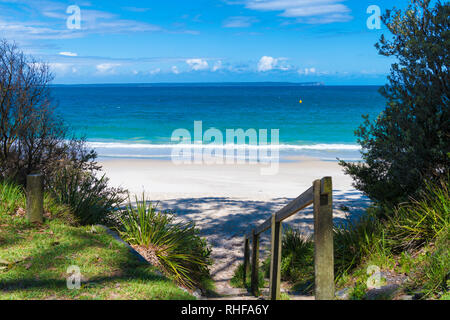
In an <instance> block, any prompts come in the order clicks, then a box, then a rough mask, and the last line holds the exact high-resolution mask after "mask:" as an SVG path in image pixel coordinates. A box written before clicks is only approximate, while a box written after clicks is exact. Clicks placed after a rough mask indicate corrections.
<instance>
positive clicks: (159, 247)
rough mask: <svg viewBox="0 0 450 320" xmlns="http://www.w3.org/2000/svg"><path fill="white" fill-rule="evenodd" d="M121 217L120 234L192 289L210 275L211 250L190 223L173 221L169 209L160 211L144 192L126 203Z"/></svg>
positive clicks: (166, 271)
mask: <svg viewBox="0 0 450 320" xmlns="http://www.w3.org/2000/svg"><path fill="white" fill-rule="evenodd" d="M120 219H121V228H120V229H119V232H120V234H121V235H122V237H123V238H124V240H125V241H127V242H129V243H130V244H132V245H133V246H134V247H135V249H137V250H138V251H139V252H140V253H143V255H144V256H145V257H146V258H147V260H150V261H151V262H153V263H154V264H157V265H158V266H159V267H161V268H162V269H163V271H164V272H165V273H166V274H168V275H171V276H173V277H174V278H175V280H176V281H177V282H179V283H180V284H181V285H183V286H185V287H188V288H194V287H195V286H202V282H204V281H205V280H206V279H208V278H209V277H210V274H209V269H208V267H209V265H210V264H211V263H212V261H211V259H210V254H211V250H210V248H209V247H208V245H207V243H206V241H205V240H204V239H202V238H201V237H200V236H199V231H198V230H197V229H196V228H195V225H194V224H193V223H191V222H187V223H184V222H176V221H175V217H174V215H173V214H172V213H171V212H169V211H159V210H157V208H156V206H154V205H153V204H152V203H151V202H149V203H147V201H146V200H145V195H144V194H143V195H142V200H141V201H138V198H137V197H136V206H133V205H132V204H131V201H129V202H128V205H127V207H126V211H125V212H124V214H123V216H122V217H121V218H120Z"/></svg>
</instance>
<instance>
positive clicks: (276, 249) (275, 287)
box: [269, 213, 282, 300]
mask: <svg viewBox="0 0 450 320" xmlns="http://www.w3.org/2000/svg"><path fill="white" fill-rule="evenodd" d="M276 218H277V216H276V214H275V213H274V214H272V241H271V247H272V248H271V249H272V250H271V251H272V252H271V260H270V289H269V292H270V293H269V294H270V299H271V300H279V299H280V281H281V239H282V238H281V237H282V228H281V222H277V220H276Z"/></svg>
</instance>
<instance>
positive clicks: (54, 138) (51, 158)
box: [0, 40, 96, 184]
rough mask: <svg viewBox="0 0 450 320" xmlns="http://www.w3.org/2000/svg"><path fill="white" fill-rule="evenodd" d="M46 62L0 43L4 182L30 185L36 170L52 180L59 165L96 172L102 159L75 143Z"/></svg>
mask: <svg viewBox="0 0 450 320" xmlns="http://www.w3.org/2000/svg"><path fill="white" fill-rule="evenodd" d="M52 80H53V75H52V74H51V72H50V69H49V66H48V64H46V63H43V62H40V61H37V60H35V59H33V58H29V57H27V56H25V55H24V54H23V52H21V51H20V50H19V49H18V47H17V46H16V45H15V44H13V43H8V42H7V41H6V40H1V41H0V116H1V118H0V170H1V171H0V178H3V179H5V178H8V179H12V180H16V181H18V182H19V183H21V184H24V183H25V179H26V175H27V174H29V173H32V172H35V171H40V172H42V173H44V176H45V178H46V179H49V178H50V177H51V176H52V173H53V172H54V171H55V170H56V169H58V164H63V163H67V162H70V163H71V165H74V166H75V167H79V168H80V169H94V168H96V164H95V162H93V160H94V159H95V157H96V155H95V153H94V152H93V151H92V150H87V149H86V148H85V144H84V141H83V140H78V139H75V138H69V137H68V132H67V129H66V127H65V126H64V123H63V121H62V120H61V119H59V118H58V117H56V116H55V114H54V103H53V101H52V99H51V94H50V93H51V92H50V87H49V85H50V82H51V81H52Z"/></svg>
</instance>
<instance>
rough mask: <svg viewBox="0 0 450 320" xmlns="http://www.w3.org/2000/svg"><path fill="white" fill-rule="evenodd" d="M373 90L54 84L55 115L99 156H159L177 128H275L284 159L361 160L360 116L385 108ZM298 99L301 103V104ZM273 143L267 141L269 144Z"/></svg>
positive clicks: (258, 86)
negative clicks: (357, 134) (198, 125)
mask: <svg viewBox="0 0 450 320" xmlns="http://www.w3.org/2000/svg"><path fill="white" fill-rule="evenodd" d="M378 89H379V87H376V86H302V85H294V84H158V85H156V84H148V85H145V84H142V85H90V86H55V87H53V88H52V92H53V96H54V98H55V99H56V101H57V102H58V107H57V113H58V114H59V115H61V116H62V117H63V119H64V120H65V121H66V123H67V124H68V125H69V126H70V127H71V128H72V129H73V130H74V131H75V132H76V134H77V135H80V136H85V137H86V138H87V140H88V141H89V143H90V144H91V145H92V146H93V147H94V148H95V149H96V150H97V151H98V153H99V156H101V157H116V156H117V157H145V158H158V157H160V158H164V157H167V156H168V155H169V154H170V149H169V147H170V145H171V144H173V143H174V142H173V141H171V136H172V133H173V132H174V130H176V129H180V128H181V129H186V130H188V131H190V132H192V134H193V133H194V121H202V126H203V131H206V130H207V129H209V128H216V129H218V130H220V131H221V132H223V134H224V136H225V132H226V130H227V129H239V128H242V129H243V130H247V129H255V130H257V131H258V130H259V129H267V130H268V131H269V132H270V130H271V129H279V145H280V148H281V150H282V151H284V152H285V154H287V155H289V154H293V155H305V156H315V157H319V158H322V159H327V160H334V159H336V157H340V158H343V159H358V158H359V147H358V145H357V144H356V137H355V136H354V131H355V129H357V127H358V126H359V124H360V123H361V122H362V117H361V116H362V115H363V114H369V116H370V117H371V118H372V119H373V118H375V117H377V115H378V114H379V113H380V112H381V111H382V110H383V109H384V106H385V101H384V98H383V97H382V96H381V95H380V94H379V93H378ZM300 100H301V103H300ZM269 140H270V139H269Z"/></svg>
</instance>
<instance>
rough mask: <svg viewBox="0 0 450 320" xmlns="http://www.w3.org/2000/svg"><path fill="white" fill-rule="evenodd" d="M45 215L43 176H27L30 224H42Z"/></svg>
mask: <svg viewBox="0 0 450 320" xmlns="http://www.w3.org/2000/svg"><path fill="white" fill-rule="evenodd" d="M43 213H44V179H43V176H42V174H30V175H28V176H27V217H28V220H29V221H30V222H39V223H42V222H43V221H44V219H43Z"/></svg>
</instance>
